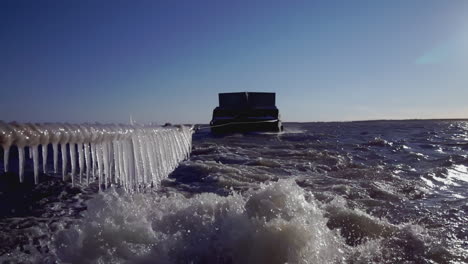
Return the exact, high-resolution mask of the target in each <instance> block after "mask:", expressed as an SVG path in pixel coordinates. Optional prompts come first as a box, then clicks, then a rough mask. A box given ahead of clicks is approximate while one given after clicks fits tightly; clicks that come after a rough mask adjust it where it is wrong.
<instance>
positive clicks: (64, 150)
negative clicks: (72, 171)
mask: <svg viewBox="0 0 468 264" xmlns="http://www.w3.org/2000/svg"><path fill="white" fill-rule="evenodd" d="M60 152H61V153H62V180H64V181H65V176H66V173H67V163H68V157H67V144H66V143H60Z"/></svg>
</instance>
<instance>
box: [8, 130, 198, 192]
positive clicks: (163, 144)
mask: <svg viewBox="0 0 468 264" xmlns="http://www.w3.org/2000/svg"><path fill="white" fill-rule="evenodd" d="M192 132H193V130H192V129H191V128H188V127H184V126H177V127H160V126H140V125H121V124H120V125H115V124H111V125H103V124H81V125H73V124H66V123H65V124H59V123H46V124H31V123H25V124H20V123H16V122H12V123H4V122H2V121H0V145H1V146H2V148H3V153H4V159H3V160H4V170H5V172H7V171H8V166H9V164H8V163H9V153H10V148H11V146H13V145H16V146H17V148H18V155H19V158H18V160H19V179H20V182H23V180H24V163H25V148H26V147H28V148H29V153H30V156H32V159H33V166H34V182H35V183H36V184H37V183H38V179H39V178H38V176H39V166H40V164H39V145H40V146H41V147H40V150H41V152H42V171H43V172H44V173H45V172H46V171H47V154H48V153H47V148H48V145H49V144H51V145H52V150H53V166H54V172H55V173H56V172H57V166H58V153H59V149H58V145H60V153H61V158H62V177H63V179H64V180H65V179H66V176H67V175H68V173H70V176H71V181H72V183H73V184H74V181H75V176H77V177H76V178H77V179H78V180H79V181H80V182H82V181H83V180H85V181H86V183H89V182H90V181H93V180H96V179H97V180H98V181H99V186H100V187H101V186H106V187H107V186H109V184H111V183H117V184H120V185H122V186H123V187H124V188H125V189H126V190H129V191H133V190H138V189H139V188H141V187H145V186H149V185H152V186H155V185H158V184H159V183H160V182H161V180H162V179H163V178H165V177H167V175H168V174H169V173H170V172H172V171H173V170H174V169H175V167H176V166H177V164H178V163H179V162H180V161H182V160H184V159H185V158H187V157H188V155H189V154H190V151H191V144H192ZM67 145H68V147H67ZM68 160H70V166H68Z"/></svg>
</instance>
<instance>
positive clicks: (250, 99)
mask: <svg viewBox="0 0 468 264" xmlns="http://www.w3.org/2000/svg"><path fill="white" fill-rule="evenodd" d="M218 96H219V106H218V107H216V108H215V109H214V110H213V119H212V120H211V122H210V127H211V131H212V132H213V133H230V132H248V131H271V132H280V131H282V130H283V126H282V123H281V120H280V114H279V110H278V108H277V107H276V105H275V101H276V98H275V97H276V94H275V93H259V92H241V93H220V94H219V95H218Z"/></svg>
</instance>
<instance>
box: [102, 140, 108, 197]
mask: <svg viewBox="0 0 468 264" xmlns="http://www.w3.org/2000/svg"><path fill="white" fill-rule="evenodd" d="M107 151H108V148H107V143H104V144H103V145H102V157H103V163H104V178H103V180H104V188H107V187H108V180H109V156H108V154H107Z"/></svg>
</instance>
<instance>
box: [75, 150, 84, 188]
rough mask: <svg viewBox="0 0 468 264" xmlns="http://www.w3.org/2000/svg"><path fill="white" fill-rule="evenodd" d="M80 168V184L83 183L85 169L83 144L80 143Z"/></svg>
mask: <svg viewBox="0 0 468 264" xmlns="http://www.w3.org/2000/svg"><path fill="white" fill-rule="evenodd" d="M77 147H78V166H79V167H80V172H79V173H80V184H81V183H82V177H83V169H84V162H85V161H84V155H83V154H84V153H83V143H78V144H77Z"/></svg>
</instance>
